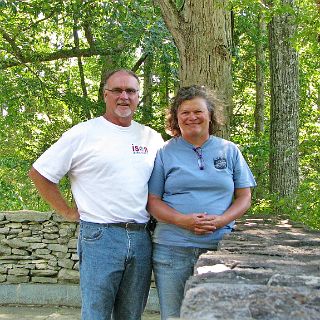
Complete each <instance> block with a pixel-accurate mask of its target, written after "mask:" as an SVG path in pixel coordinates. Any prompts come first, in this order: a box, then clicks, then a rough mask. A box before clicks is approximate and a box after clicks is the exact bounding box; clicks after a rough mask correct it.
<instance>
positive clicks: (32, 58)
mask: <svg viewBox="0 0 320 320" xmlns="http://www.w3.org/2000/svg"><path fill="white" fill-rule="evenodd" d="M123 50H124V46H119V47H118V48H116V49H112V48H110V47H106V48H84V49H77V48H72V49H62V50H59V51H56V52H51V53H45V52H44V53H34V54H32V55H29V56H26V55H24V56H23V55H22V54H21V58H19V57H18V56H16V57H17V58H18V60H19V61H16V60H9V61H8V60H7V61H1V62H0V69H7V68H11V67H15V66H19V65H22V64H25V63H36V62H47V61H54V60H60V59H69V58H77V57H92V56H99V55H103V56H105V55H108V54H110V53H112V54H115V53H120V52H121V51H123ZM20 51H21V50H20Z"/></svg>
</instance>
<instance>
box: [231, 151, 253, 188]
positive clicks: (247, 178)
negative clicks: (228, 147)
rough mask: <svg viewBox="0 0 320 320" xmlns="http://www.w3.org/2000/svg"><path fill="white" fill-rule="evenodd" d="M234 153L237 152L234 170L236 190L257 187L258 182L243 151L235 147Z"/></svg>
mask: <svg viewBox="0 0 320 320" xmlns="http://www.w3.org/2000/svg"><path fill="white" fill-rule="evenodd" d="M234 151H235V157H234V169H233V180H234V187H235V188H236V189H239V188H250V187H255V186H256V185H257V184H256V181H255V179H254V176H253V174H252V172H251V170H250V168H249V166H248V164H247V162H246V160H245V159H244V157H243V155H242V153H241V151H240V150H239V148H238V147H237V146H235V150H234Z"/></svg>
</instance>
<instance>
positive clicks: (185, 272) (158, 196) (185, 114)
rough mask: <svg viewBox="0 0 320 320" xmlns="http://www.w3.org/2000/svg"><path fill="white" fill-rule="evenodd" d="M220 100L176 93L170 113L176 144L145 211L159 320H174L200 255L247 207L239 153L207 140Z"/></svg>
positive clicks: (168, 149)
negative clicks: (150, 223)
mask: <svg viewBox="0 0 320 320" xmlns="http://www.w3.org/2000/svg"><path fill="white" fill-rule="evenodd" d="M220 107H221V104H220V103H219V101H218V100H217V99H216V98H215V97H214V96H213V95H212V94H211V93H210V92H208V91H207V90H206V89H205V88H204V87H200V86H196V85H194V86H190V87H184V88H181V89H180V90H179V91H178V93H177V95H176V97H175V98H174V99H173V103H172V105H171V108H170V111H169V118H168V129H170V131H171V132H172V135H173V138H172V139H171V140H169V141H168V142H167V143H166V144H165V145H164V147H163V148H162V149H161V150H160V151H159V152H158V154H157V158H156V161H155V167H154V169H153V173H152V175H151V178H150V181H149V199H148V210H149V212H150V214H152V216H154V217H155V218H156V219H157V220H158V223H157V226H156V229H155V231H154V235H153V242H154V244H153V246H154V247H153V268H154V274H155V281H156V286H157V290H158V294H159V300H160V310H161V319H162V320H165V319H168V317H179V315H180V307H181V302H182V299H183V295H184V286H185V282H186V280H187V279H188V278H189V277H190V276H191V275H192V274H193V268H194V265H195V263H196V261H197V259H198V257H199V256H200V254H201V253H204V252H205V251H207V250H216V249H217V245H218V242H219V240H221V239H222V237H223V235H224V234H225V233H229V232H231V230H232V227H233V225H234V220H235V219H237V218H239V217H241V216H242V215H243V214H244V213H245V212H246V211H247V210H248V208H249V207H250V204H251V190H250V188H251V187H254V186H255V185H256V183H255V180H254V178H253V175H252V173H251V171H250V169H249V167H248V165H247V163H246V161H245V160H244V158H243V156H242V155H241V152H240V151H239V149H238V148H237V147H236V145H235V144H233V143H232V142H230V141H227V140H224V139H221V138H218V137H215V136H213V135H212V134H213V133H214V132H215V131H216V130H218V129H219V124H220V123H221V121H220V120H219V119H218V115H219V108H220Z"/></svg>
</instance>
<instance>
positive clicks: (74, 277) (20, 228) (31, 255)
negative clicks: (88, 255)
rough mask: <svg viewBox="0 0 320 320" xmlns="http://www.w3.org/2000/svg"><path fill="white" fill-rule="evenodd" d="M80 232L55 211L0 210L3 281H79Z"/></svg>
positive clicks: (74, 224)
mask: <svg viewBox="0 0 320 320" xmlns="http://www.w3.org/2000/svg"><path fill="white" fill-rule="evenodd" d="M78 232H79V225H78V224H77V223H73V222H67V221H65V220H63V219H62V218H61V217H60V216H59V215H57V214H55V213H53V212H35V211H15V212H0V283H3V284H7V283H16V284H18V283H46V284H49V283H79V257H78V255H77V236H78Z"/></svg>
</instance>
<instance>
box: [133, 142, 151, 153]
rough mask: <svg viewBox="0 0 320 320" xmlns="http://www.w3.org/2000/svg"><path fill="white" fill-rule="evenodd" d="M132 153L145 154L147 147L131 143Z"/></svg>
mask: <svg viewBox="0 0 320 320" xmlns="http://www.w3.org/2000/svg"><path fill="white" fill-rule="evenodd" d="M131 147H132V151H133V154H147V153H148V148H147V147H143V146H135V145H134V144H132V145H131Z"/></svg>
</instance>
